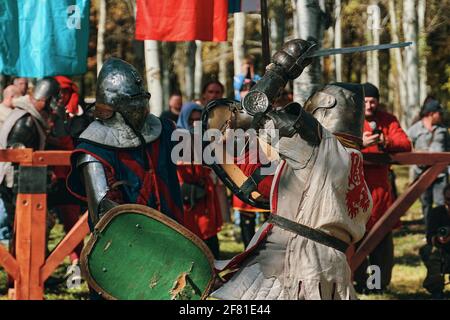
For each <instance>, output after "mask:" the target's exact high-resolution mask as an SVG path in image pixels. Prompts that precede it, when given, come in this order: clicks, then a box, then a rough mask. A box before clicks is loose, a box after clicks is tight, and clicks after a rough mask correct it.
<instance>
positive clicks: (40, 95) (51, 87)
mask: <svg viewBox="0 0 450 320" xmlns="http://www.w3.org/2000/svg"><path fill="white" fill-rule="evenodd" d="M59 89H60V87H59V83H58V81H56V80H55V79H53V78H51V77H47V78H43V79H41V80H39V81H38V82H37V83H36V86H35V88H34V90H33V98H34V99H36V100H46V106H50V107H52V108H53V109H55V108H56V105H57V101H58V97H59Z"/></svg>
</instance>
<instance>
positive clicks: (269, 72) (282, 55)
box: [242, 39, 317, 115]
mask: <svg viewBox="0 0 450 320" xmlns="http://www.w3.org/2000/svg"><path fill="white" fill-rule="evenodd" d="M316 47H317V45H316V44H315V43H314V42H312V41H306V40H301V39H295V40H291V41H288V42H286V43H285V44H284V45H283V47H282V48H281V49H280V50H279V51H277V52H276V53H275V54H274V55H273V57H272V63H271V64H269V65H268V66H267V67H266V73H265V74H264V76H263V77H262V79H261V80H260V81H258V82H257V83H256V85H254V86H253V87H252V89H251V90H250V91H249V93H248V94H247V95H246V96H245V97H244V99H243V101H242V105H243V107H244V108H245V110H246V111H247V112H248V113H249V114H251V115H255V114H256V113H258V112H265V111H266V110H267V109H268V108H269V106H270V105H271V104H272V103H273V101H274V100H275V99H276V98H277V97H278V95H279V93H280V91H281V90H283V88H284V87H285V86H286V84H287V82H288V81H289V80H293V79H295V78H297V77H298V76H300V74H301V73H302V71H303V69H304V68H305V67H307V66H308V65H309V64H310V63H311V62H312V59H311V58H306V56H307V54H308V53H310V52H311V51H313V50H314V49H315V48H316Z"/></svg>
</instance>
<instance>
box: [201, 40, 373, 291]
mask: <svg viewBox="0 0 450 320" xmlns="http://www.w3.org/2000/svg"><path fill="white" fill-rule="evenodd" d="M313 47H314V44H313V43H310V42H307V41H304V40H292V41H289V42H287V43H286V44H285V45H284V46H283V48H282V49H281V50H280V51H278V52H277V53H276V54H275V55H274V56H273V59H272V63H271V64H270V65H269V66H268V67H267V69H266V73H265V75H264V77H263V78H262V79H261V80H260V81H259V82H258V83H257V84H256V85H255V86H254V87H253V88H252V89H251V90H250V92H249V93H248V95H247V96H246V97H245V98H244V100H243V107H244V109H245V111H246V112H247V113H248V114H251V115H254V119H253V126H254V127H259V128H265V129H277V130H278V133H279V137H280V139H279V140H278V142H276V143H275V144H273V145H272V146H271V147H272V148H274V149H276V150H277V151H278V154H279V162H278V165H277V169H276V172H275V175H274V177H273V182H272V186H271V190H270V209H271V217H270V219H269V220H268V221H267V222H266V223H265V224H264V225H263V226H262V227H261V228H260V229H259V231H258V232H257V233H256V234H255V236H254V237H253V238H252V241H251V242H250V244H249V246H248V248H247V249H246V251H244V253H243V254H241V255H238V256H236V257H234V258H233V259H232V260H231V261H227V262H226V263H224V264H221V265H220V264H219V263H216V268H217V269H219V270H236V269H237V270H238V271H237V272H236V273H234V275H233V276H232V277H231V278H230V279H229V280H228V281H227V282H226V283H225V284H224V285H223V286H222V287H220V288H219V289H217V290H216V291H214V292H213V293H212V297H215V298H218V299H353V298H356V294H355V291H354V288H353V285H352V281H351V271H350V268H349V265H348V263H347V259H346V255H345V252H346V249H347V247H348V246H349V245H350V244H353V243H355V242H357V241H359V240H360V239H361V238H362V237H363V235H364V231H365V225H366V222H367V220H368V218H369V215H370V211H371V206H372V200H371V197H370V192H369V191H368V188H367V185H366V183H365V180H364V175H363V167H362V164H363V160H362V155H361V152H360V147H361V142H362V141H361V138H362V128H363V121H364V111H363V107H364V100H363V99H364V94H363V89H362V87H361V86H360V85H357V84H350V83H334V84H329V85H326V86H325V87H323V88H322V89H320V90H318V91H317V92H316V93H315V94H313V95H312V96H311V97H310V98H309V99H308V100H307V102H306V103H305V106H304V107H302V106H300V104H298V103H295V102H294V103H290V104H288V105H286V106H285V107H283V108H281V109H276V110H275V109H273V108H271V103H272V102H273V101H274V100H275V99H276V97H277V95H278V94H279V92H281V90H282V89H283V88H284V86H285V84H286V83H287V81H288V80H290V79H295V78H297V77H298V76H299V75H300V74H301V72H302V71H303V69H304V68H305V67H306V66H307V65H308V64H309V63H310V60H309V59H305V58H304V57H305V56H306V54H307V53H308V52H309V51H310V50H311V49H312V48H313ZM206 110H207V111H206V113H208V111H210V110H208V107H207V109H206ZM245 111H244V110H240V111H239V112H240V113H245ZM207 117H208V116H207V115H206V116H204V117H203V120H204V122H205V121H206V122H208V119H207ZM208 123H210V122H208ZM259 138H260V140H264V137H263V136H262V135H261V136H260V137H259ZM266 142H268V143H270V141H266ZM219 176H220V177H221V178H223V175H220V174H219ZM230 180H233V179H232V178H230V179H224V182H225V183H227V181H228V183H229V181H230ZM245 184H246V185H247V183H245ZM234 187H235V188H234V190H237V189H236V186H234ZM253 187H254V189H252V190H255V191H259V190H258V189H259V185H258V184H257V183H256V184H253ZM260 193H261V194H263V193H262V192H260ZM246 194H249V193H248V192H247V193H246ZM240 196H241V197H242V193H241V194H240Z"/></svg>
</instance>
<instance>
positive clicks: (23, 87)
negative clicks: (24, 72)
mask: <svg viewBox="0 0 450 320" xmlns="http://www.w3.org/2000/svg"><path fill="white" fill-rule="evenodd" d="M13 84H14V85H15V86H16V87H17V88H18V89H19V93H20V95H21V96H25V95H27V93H28V79H27V78H15V79H14V81H13Z"/></svg>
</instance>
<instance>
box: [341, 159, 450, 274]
mask: <svg viewBox="0 0 450 320" xmlns="http://www.w3.org/2000/svg"><path fill="white" fill-rule="evenodd" d="M364 161H365V162H368V163H378V164H380V163H385V164H388V163H391V164H401V165H413V164H417V165H427V166H428V169H427V170H426V171H425V172H424V173H423V174H422V175H421V176H420V177H419V178H418V179H417V180H415V181H414V182H413V183H412V184H411V185H409V186H408V188H407V189H406V191H405V192H403V193H402V194H401V195H400V196H399V197H398V198H397V199H396V200H395V201H394V203H393V204H392V205H391V206H390V207H389V209H388V210H387V211H386V213H385V214H384V215H383V216H382V217H381V219H380V220H378V222H377V223H376V224H375V225H374V226H373V228H372V229H371V230H370V231H369V232H368V234H367V235H366V236H365V237H364V239H363V241H362V242H361V244H360V245H359V247H358V248H357V249H356V252H354V254H352V255H351V254H350V255H351V257H350V259H349V261H350V267H351V269H352V271H355V270H356V269H357V268H358V267H359V265H360V264H361V263H362V262H363V261H364V259H365V258H366V257H367V256H368V255H369V254H370V253H371V252H372V251H373V250H374V249H375V248H376V246H377V245H378V244H379V243H380V242H381V240H383V239H384V237H385V236H386V235H387V234H388V233H389V232H390V231H391V230H392V228H393V227H394V226H395V224H396V223H397V221H398V220H399V219H400V217H401V216H402V215H404V214H405V213H406V211H408V209H409V208H410V207H411V206H412V205H413V203H414V202H415V201H416V200H417V199H418V198H419V197H420V195H421V194H422V193H423V192H424V191H425V190H426V189H427V188H428V187H429V186H430V185H431V184H432V183H433V181H434V180H436V178H437V176H438V175H439V174H440V173H441V172H443V171H445V170H446V169H447V166H448V165H450V152H436V153H427V152H402V153H397V154H378V153H373V154H364Z"/></svg>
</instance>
